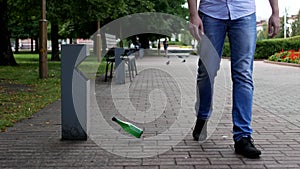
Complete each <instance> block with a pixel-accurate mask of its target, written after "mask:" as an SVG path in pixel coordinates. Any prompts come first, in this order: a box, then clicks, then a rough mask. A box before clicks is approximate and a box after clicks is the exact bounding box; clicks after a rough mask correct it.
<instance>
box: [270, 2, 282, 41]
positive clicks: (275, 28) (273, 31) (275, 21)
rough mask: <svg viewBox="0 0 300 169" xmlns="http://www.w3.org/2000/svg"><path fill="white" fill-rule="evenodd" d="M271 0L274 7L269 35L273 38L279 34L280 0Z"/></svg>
mask: <svg viewBox="0 0 300 169" xmlns="http://www.w3.org/2000/svg"><path fill="white" fill-rule="evenodd" d="M269 2H270V5H271V8H272V15H271V17H270V19H269V27H268V32H269V36H270V37H271V38H273V37H274V36H276V35H277V34H278V32H279V29H280V18H279V7H278V0H269Z"/></svg>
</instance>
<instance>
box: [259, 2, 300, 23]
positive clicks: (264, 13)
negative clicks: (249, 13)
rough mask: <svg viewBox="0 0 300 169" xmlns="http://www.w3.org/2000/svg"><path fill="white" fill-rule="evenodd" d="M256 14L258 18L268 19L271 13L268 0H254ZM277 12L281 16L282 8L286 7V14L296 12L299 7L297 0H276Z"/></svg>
mask: <svg viewBox="0 0 300 169" xmlns="http://www.w3.org/2000/svg"><path fill="white" fill-rule="evenodd" d="M255 2H256V15H257V18H258V19H268V18H269V17H270V15H271V13H272V10H271V6H270V4H269V0H255ZM278 3H279V14H280V16H283V14H284V8H285V7H286V9H287V13H288V15H294V14H297V13H298V11H299V9H300V1H299V0H278Z"/></svg>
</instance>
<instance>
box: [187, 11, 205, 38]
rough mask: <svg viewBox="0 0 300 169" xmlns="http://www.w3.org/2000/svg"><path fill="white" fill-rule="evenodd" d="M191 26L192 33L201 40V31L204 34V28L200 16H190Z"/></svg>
mask: <svg viewBox="0 0 300 169" xmlns="http://www.w3.org/2000/svg"><path fill="white" fill-rule="evenodd" d="M189 28H190V33H191V34H192V35H193V37H194V38H195V39H196V40H198V41H200V40H201V37H200V33H201V34H202V35H203V34H204V33H203V32H204V29H203V23H202V20H201V19H200V17H199V16H198V15H197V16H190V25H189ZM199 31H200V32H199Z"/></svg>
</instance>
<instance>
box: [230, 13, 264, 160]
mask: <svg viewBox="0 0 300 169" xmlns="http://www.w3.org/2000/svg"><path fill="white" fill-rule="evenodd" d="M228 37H229V41H230V50H231V76H232V81H233V94H232V96H233V105H232V120H233V139H234V141H235V151H236V152H237V153H238V154H242V155H244V156H246V157H250V158H257V157H259V155H260V154H261V152H260V151H259V150H257V149H256V148H255V147H254V144H253V142H252V138H251V134H252V128H251V120H252V100H253V89H254V87H253V80H252V71H253V59H254V52H255V46H256V15H255V14H252V15H249V16H246V17H242V18H240V19H237V20H233V21H230V22H229V24H228Z"/></svg>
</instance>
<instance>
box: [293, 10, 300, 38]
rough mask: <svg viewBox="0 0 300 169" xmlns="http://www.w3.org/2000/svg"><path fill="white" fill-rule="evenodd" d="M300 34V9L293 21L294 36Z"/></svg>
mask: <svg viewBox="0 0 300 169" xmlns="http://www.w3.org/2000/svg"><path fill="white" fill-rule="evenodd" d="M297 35H300V10H299V12H298V17H297V19H296V20H295V21H294V22H293V23H292V36H297Z"/></svg>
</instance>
